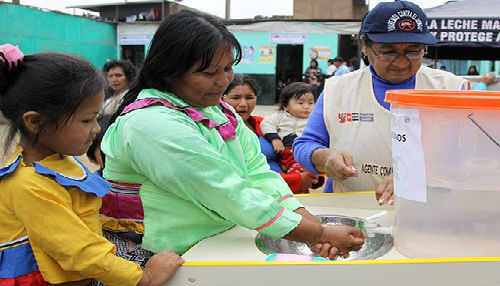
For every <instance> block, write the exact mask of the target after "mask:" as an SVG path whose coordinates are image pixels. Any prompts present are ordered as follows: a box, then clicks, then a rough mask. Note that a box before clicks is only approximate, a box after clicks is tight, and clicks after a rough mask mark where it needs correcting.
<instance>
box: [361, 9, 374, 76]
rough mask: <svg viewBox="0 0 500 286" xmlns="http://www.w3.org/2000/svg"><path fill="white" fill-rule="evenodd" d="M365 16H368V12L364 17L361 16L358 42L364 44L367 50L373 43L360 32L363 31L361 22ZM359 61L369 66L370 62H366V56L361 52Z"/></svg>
mask: <svg viewBox="0 0 500 286" xmlns="http://www.w3.org/2000/svg"><path fill="white" fill-rule="evenodd" d="M366 15H368V12H367V13H365V15H364V16H363V19H361V28H360V29H359V33H358V38H359V41H360V42H365V46H366V47H367V48H370V47H371V46H372V45H373V41H372V40H370V38H369V37H368V35H367V34H366V33H363V32H362V31H363V22H364V21H365V18H366ZM361 59H362V60H363V63H364V64H365V65H366V66H369V65H370V61H369V60H368V56H367V55H365V54H363V52H361Z"/></svg>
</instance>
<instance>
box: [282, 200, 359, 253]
mask: <svg viewBox="0 0 500 286" xmlns="http://www.w3.org/2000/svg"><path fill="white" fill-rule="evenodd" d="M295 212H296V213H298V214H300V215H301V216H302V220H301V222H300V223H299V225H298V226H297V227H296V228H295V229H293V230H292V231H291V232H290V233H288V234H287V235H285V236H284V238H285V239H288V240H293V241H300V242H305V243H307V244H308V245H309V246H310V247H311V250H312V251H313V252H314V253H316V254H318V255H320V256H322V257H328V258H329V259H335V257H336V256H337V255H342V256H343V257H348V256H349V252H350V251H352V250H359V249H360V248H361V246H362V245H363V243H364V242H365V239H364V238H365V236H364V234H363V232H362V231H361V229H359V228H355V227H350V226H346V225H322V224H321V222H320V221H319V220H318V219H317V218H316V217H315V216H314V215H312V214H311V213H310V212H308V211H307V210H306V209H305V208H298V209H296V210H295Z"/></svg>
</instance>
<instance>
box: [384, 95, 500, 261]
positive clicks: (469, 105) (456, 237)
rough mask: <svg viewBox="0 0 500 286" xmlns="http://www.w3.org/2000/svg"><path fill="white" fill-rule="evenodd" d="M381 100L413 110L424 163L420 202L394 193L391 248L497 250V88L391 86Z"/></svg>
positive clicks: (430, 253) (478, 253)
mask: <svg viewBox="0 0 500 286" xmlns="http://www.w3.org/2000/svg"><path fill="white" fill-rule="evenodd" d="M386 101H387V102H390V103H391V112H394V111H395V110H397V109H400V110H401V109H405V110H408V109H413V110H418V113H417V114H418V117H419V121H420V127H421V129H420V130H421V146H422V149H423V157H424V158H423V160H424V162H425V164H424V165H425V184H422V186H423V189H422V190H420V191H422V192H425V197H426V199H425V200H426V201H415V200H412V199H408V198H403V197H402V196H396V199H395V225H394V245H395V247H396V249H397V250H398V251H399V252H401V253H402V254H404V255H406V256H408V257H411V258H427V257H486V256H500V144H499V143H500V92H487V91H449V90H447V91H445V90H397V91H388V92H387V95H386ZM393 110H394V111H393ZM393 128H394V127H393ZM393 131H394V130H393ZM394 152H397V151H395V150H394V148H393V158H403V159H402V160H404V158H405V156H408V155H407V154H395V153H394ZM395 156H398V157H395ZM396 167H397V166H396V164H395V166H394V172H395V176H397V173H398V170H396ZM413 171H414V172H416V171H418V170H413ZM405 172H406V174H407V171H406V170H405ZM406 179H407V177H404V176H400V177H399V180H402V181H404V180H406ZM395 191H396V194H397V193H398V190H395Z"/></svg>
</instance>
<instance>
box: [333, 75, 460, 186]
mask: <svg viewBox="0 0 500 286" xmlns="http://www.w3.org/2000/svg"><path fill="white" fill-rule="evenodd" d="M466 83H468V82H467V81H466V80H464V79H463V78H461V77H458V76H455V75H454V74H452V73H449V72H444V71H441V70H437V69H432V68H428V67H421V68H420V69H419V70H418V72H417V75H416V79H415V89H454V90H457V89H458V90H459V89H462V86H463V85H464V84H466ZM467 87H468V86H467ZM323 116H324V120H325V125H326V128H327V130H328V134H329V136H330V148H333V149H337V150H342V151H345V152H347V153H349V154H351V155H352V157H353V159H354V167H355V168H356V170H358V174H359V177H353V178H349V179H347V180H345V181H344V182H342V183H338V182H335V185H334V191H335V192H346V191H370V190H375V189H376V188H377V186H378V185H379V184H380V182H382V180H383V179H384V177H387V176H389V175H391V174H392V153H391V152H392V145H391V144H392V143H391V116H390V112H389V111H388V110H387V109H385V108H384V107H383V106H381V105H380V104H379V103H378V102H377V99H376V98H375V93H374V91H373V83H372V73H371V72H370V68H369V67H366V68H364V69H360V70H357V71H355V72H352V73H349V74H346V75H343V76H339V77H331V78H329V79H328V80H327V81H326V84H325V90H324V110H323Z"/></svg>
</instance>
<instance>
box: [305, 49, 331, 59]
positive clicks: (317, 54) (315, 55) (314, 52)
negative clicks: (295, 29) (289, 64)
mask: <svg viewBox="0 0 500 286" xmlns="http://www.w3.org/2000/svg"><path fill="white" fill-rule="evenodd" d="M330 52H331V49H330V47H320V46H317V47H309V58H310V59H312V60H328V59H329V58H330Z"/></svg>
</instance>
